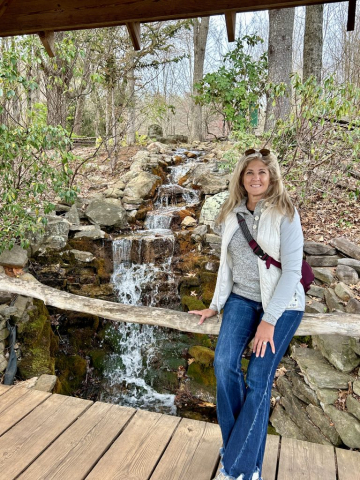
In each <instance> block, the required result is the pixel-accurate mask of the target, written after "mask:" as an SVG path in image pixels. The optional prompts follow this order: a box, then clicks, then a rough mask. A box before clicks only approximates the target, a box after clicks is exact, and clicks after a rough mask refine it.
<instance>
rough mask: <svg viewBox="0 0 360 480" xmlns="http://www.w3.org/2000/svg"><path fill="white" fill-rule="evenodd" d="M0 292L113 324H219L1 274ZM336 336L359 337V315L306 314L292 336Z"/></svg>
mask: <svg viewBox="0 0 360 480" xmlns="http://www.w3.org/2000/svg"><path fill="white" fill-rule="evenodd" d="M0 290H3V291H5V292H9V293H17V294H19V295H24V296H29V297H32V298H38V299H39V300H42V301H43V302H44V303H45V305H52V306H53V307H57V308H60V309H62V310H71V311H74V312H84V313H89V314H91V315H99V316H100V317H102V318H107V319H109V320H113V321H116V322H131V323H143V324H147V325H157V326H159V327H166V328H174V329H176V330H180V331H182V332H192V333H204V334H207V335H209V334H211V335H218V334H219V330H220V325H221V323H220V322H218V321H217V318H216V316H215V317H212V318H209V319H208V320H206V322H204V323H203V324H202V325H198V323H199V317H198V316H197V315H193V314H189V313H185V312H176V311H175V310H170V309H168V308H157V307H136V306H134V305H124V304H121V303H115V302H108V301H106V300H98V299H96V298H89V297H82V296H80V295H73V294H71V293H67V292H63V291H61V290H57V289H56V288H52V287H48V286H46V285H42V284H41V283H40V282H39V283H31V284H30V283H29V282H25V281H24V280H21V279H19V278H10V277H7V276H6V275H2V274H0ZM324 333H326V334H328V335H331V334H338V335H348V336H351V337H360V322H359V315H358V314H350V313H344V312H333V313H328V314H326V313H324V314H311V313H305V315H304V317H303V319H302V321H301V323H300V326H299V328H298V329H297V331H296V333H295V335H320V334H324Z"/></svg>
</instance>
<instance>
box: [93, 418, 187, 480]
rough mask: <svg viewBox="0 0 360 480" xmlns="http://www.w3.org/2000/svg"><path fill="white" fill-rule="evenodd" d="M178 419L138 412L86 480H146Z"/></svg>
mask: <svg viewBox="0 0 360 480" xmlns="http://www.w3.org/2000/svg"><path fill="white" fill-rule="evenodd" d="M179 422H180V419H179V418H178V417H171V416H170V415H161V414H160V413H154V412H146V411H143V410H139V411H138V412H137V413H136V415H135V416H134V417H133V418H132V419H131V421H130V423H129V425H128V426H127V427H126V429H125V430H124V432H123V433H122V434H121V435H120V437H119V438H118V439H117V440H116V441H115V442H114V444H113V445H112V447H111V448H110V449H109V451H108V452H107V453H106V454H105V455H104V456H103V458H102V459H101V460H100V461H99V463H98V464H97V465H96V467H95V468H94V469H93V470H92V471H91V473H90V474H89V476H87V477H86V479H87V480H99V479H101V480H109V479H112V480H115V479H125V478H133V479H135V478H136V480H147V479H148V478H149V477H150V475H151V472H152V471H153V469H154V468H155V465H156V463H157V462H158V459H159V457H160V456H161V455H162V453H163V451H164V450H165V448H166V445H167V444H168V442H169V441H170V438H171V436H172V434H173V432H174V430H175V429H176V427H177V425H178V423H179Z"/></svg>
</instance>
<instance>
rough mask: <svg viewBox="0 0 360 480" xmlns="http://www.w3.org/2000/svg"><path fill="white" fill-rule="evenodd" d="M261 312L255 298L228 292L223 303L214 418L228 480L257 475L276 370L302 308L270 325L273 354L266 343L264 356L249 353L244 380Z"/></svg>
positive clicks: (259, 476) (288, 312)
mask: <svg viewBox="0 0 360 480" xmlns="http://www.w3.org/2000/svg"><path fill="white" fill-rule="evenodd" d="M262 315H263V309H262V304H261V303H260V302H254V301H253V300H248V299H246V298H244V297H241V296H240V295H236V294H235V293H231V295H230V296H229V298H228V300H227V302H226V304H225V307H224V313H223V319H222V324H221V328H220V334H219V338H218V342H217V346H216V350H215V364H214V366H215V375H216V380H217V416H218V422H219V425H220V428H221V433H222V438H223V448H222V463H223V469H222V472H223V473H224V474H225V475H227V476H228V477H229V479H241V480H253V479H257V478H259V479H260V478H261V467H262V463H263V458H264V451H265V443H266V435H267V426H268V421H269V410H270V398H271V387H272V383H273V380H274V375H275V371H276V368H277V366H278V364H279V362H280V360H281V358H282V357H283V355H284V354H285V352H286V350H287V348H288V345H289V343H290V341H291V339H292V337H293V335H294V334H295V332H296V330H297V328H298V326H299V324H300V321H301V319H302V316H303V312H301V311H297V310H285V312H284V313H283V314H282V316H281V317H280V318H279V319H278V321H277V323H276V326H275V331H274V344H275V354H274V353H272V351H271V347H270V345H269V344H268V345H267V347H266V352H265V356H264V357H263V358H261V357H260V356H259V357H256V355H255V354H254V353H253V354H252V355H251V358H250V362H249V365H248V369H247V374H246V383H245V380H244V375H243V373H242V371H241V358H242V355H243V353H244V350H245V348H246V347H247V345H248V343H249V342H250V340H251V339H252V338H253V337H254V336H255V333H256V329H257V327H258V325H259V323H260V321H261V318H262Z"/></svg>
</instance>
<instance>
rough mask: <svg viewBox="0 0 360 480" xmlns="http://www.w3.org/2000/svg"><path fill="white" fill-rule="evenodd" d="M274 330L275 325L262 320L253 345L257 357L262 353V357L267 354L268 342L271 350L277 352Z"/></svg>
mask: <svg viewBox="0 0 360 480" xmlns="http://www.w3.org/2000/svg"><path fill="white" fill-rule="evenodd" d="M274 330H275V327H274V325H271V323H268V322H265V321H264V320H262V321H261V322H260V324H259V326H258V328H257V330H256V334H255V338H254V347H253V352H254V353H255V354H256V356H257V357H258V356H259V355H260V357H261V358H262V357H263V356H264V355H265V351H266V347H267V346H268V344H269V345H270V347H271V351H272V352H273V353H275V345H274V339H273V338H274Z"/></svg>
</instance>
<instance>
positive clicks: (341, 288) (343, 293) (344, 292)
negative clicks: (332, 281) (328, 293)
mask: <svg viewBox="0 0 360 480" xmlns="http://www.w3.org/2000/svg"><path fill="white" fill-rule="evenodd" d="M335 293H336V295H337V296H338V297H339V298H341V300H343V301H344V302H347V301H348V300H350V298H353V296H354V293H353V291H352V290H351V289H350V288H349V287H348V286H347V285H345V283H343V282H339V283H338V284H337V285H336V286H335Z"/></svg>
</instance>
